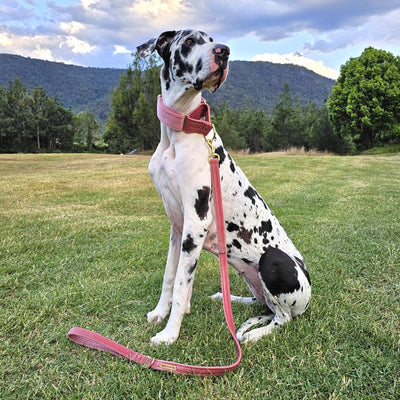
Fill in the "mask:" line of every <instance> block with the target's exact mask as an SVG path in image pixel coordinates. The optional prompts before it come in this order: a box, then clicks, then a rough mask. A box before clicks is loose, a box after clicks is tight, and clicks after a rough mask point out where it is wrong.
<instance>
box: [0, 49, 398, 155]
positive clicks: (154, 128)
mask: <svg viewBox="0 0 400 400" xmlns="http://www.w3.org/2000/svg"><path fill="white" fill-rule="evenodd" d="M159 64H160V63H159V59H157V57H156V56H152V57H150V58H149V59H147V60H144V59H142V58H140V57H139V56H138V55H134V59H133V61H132V64H131V65H129V67H128V68H127V70H126V72H125V73H124V74H123V75H122V76H121V78H120V81H119V85H118V87H116V88H115V90H114V92H113V94H112V97H111V109H112V111H111V113H110V115H109V118H108V121H107V125H106V128H105V130H104V132H103V133H102V134H101V131H100V125H99V124H98V123H97V122H96V120H95V118H94V116H93V114H91V113H88V112H82V113H79V114H78V115H74V114H73V113H72V111H71V109H65V108H63V107H62V106H61V104H60V103H59V101H58V100H57V97H54V98H50V97H49V96H48V95H47V94H46V93H45V92H44V90H43V88H41V87H37V88H35V89H34V90H33V92H32V93H29V92H28V91H27V89H26V87H25V86H24V85H23V84H22V82H21V81H20V80H19V79H16V80H14V82H10V84H9V87H8V88H3V87H0V152H16V151H22V152H32V151H33V152H34V151H55V150H58V151H96V150H97V151H98V150H101V151H108V152H110V153H129V152H131V151H132V150H135V149H140V150H144V151H152V150H154V149H155V148H156V146H157V144H158V141H159V135H160V126H159V121H158V119H157V115H156V103H157V95H158V94H159V93H160V92H161V88H160V82H159V73H160V65H159ZM282 90H283V91H282V93H281V95H280V97H279V101H278V102H277V104H276V105H275V106H274V107H273V110H272V113H271V114H267V113H266V112H265V111H263V110H258V109H254V108H252V107H251V106H250V105H249V104H248V105H247V106H245V107H244V108H241V109H237V110H233V109H231V108H230V107H229V106H228V105H227V104H226V103H222V104H220V105H217V106H213V107H212V113H213V115H212V119H213V122H214V123H215V125H216V127H217V131H218V133H219V134H220V135H221V137H222V139H223V140H224V143H225V145H226V147H228V148H231V149H233V150H239V149H249V150H250V151H251V152H267V151H275V150H282V149H288V148H290V147H298V148H300V147H304V148H305V149H311V148H314V149H318V150H321V151H330V152H334V153H339V154H345V153H356V152H358V151H362V150H366V149H369V148H371V147H374V146H383V145H387V144H398V143H400V58H399V57H395V56H393V55H392V54H391V53H388V52H386V51H383V50H376V49H374V48H372V47H369V48H367V49H365V50H364V52H363V53H362V54H361V56H360V57H357V58H351V59H350V60H349V61H348V62H346V64H345V65H343V66H342V67H341V71H340V76H339V79H338V80H337V82H336V84H335V85H334V86H333V89H332V94H331V95H330V96H329V97H328V99H327V102H326V105H325V106H322V107H318V106H316V105H315V104H314V103H313V102H309V103H308V104H307V105H302V104H300V102H299V101H298V99H297V98H296V97H294V96H293V95H292V93H291V91H290V87H289V84H288V83H286V84H285V86H284V87H283V88H282Z"/></svg>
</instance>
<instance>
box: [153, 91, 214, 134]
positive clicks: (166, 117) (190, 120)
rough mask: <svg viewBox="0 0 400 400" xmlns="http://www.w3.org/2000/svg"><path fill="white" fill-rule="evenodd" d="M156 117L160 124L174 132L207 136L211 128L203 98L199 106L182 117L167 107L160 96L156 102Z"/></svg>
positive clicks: (208, 113) (208, 108) (208, 110)
mask: <svg viewBox="0 0 400 400" xmlns="http://www.w3.org/2000/svg"><path fill="white" fill-rule="evenodd" d="M157 116H158V119H159V120H160V121H161V122H162V123H164V124H165V125H167V126H168V127H169V128H171V129H173V130H175V131H183V132H185V133H199V134H201V135H204V136H207V135H208V133H209V132H210V130H211V129H212V128H213V126H212V123H211V117H210V107H209V105H208V104H207V103H206V101H205V100H204V99H203V98H202V99H201V104H200V105H199V106H198V107H197V108H196V109H195V110H193V111H192V112H191V113H190V114H189V115H183V114H179V113H177V112H176V111H174V110H172V109H171V108H169V107H167V106H166V105H165V103H164V102H163V100H162V96H161V95H160V96H158V101H157Z"/></svg>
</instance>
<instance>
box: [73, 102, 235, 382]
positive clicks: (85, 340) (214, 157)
mask: <svg viewBox="0 0 400 400" xmlns="http://www.w3.org/2000/svg"><path fill="white" fill-rule="evenodd" d="M159 99H160V97H159ZM171 111H172V110H171ZM167 112H168V110H167ZM159 116H160V115H159ZM186 119H187V118H186ZM208 119H209V114H208ZM160 120H161V121H162V122H164V121H163V119H162V117H161V118H160ZM212 127H213V125H212ZM213 129H214V137H215V128H214V127H213ZM188 133H191V132H188ZM203 135H204V134H203ZM204 137H205V136H204ZM205 140H206V142H207V144H208V146H209V147H210V155H209V162H210V169H211V182H212V188H213V196H214V207H215V218H216V225H217V238H218V258H219V265H220V275H221V286H222V302H223V308H224V314H225V320H226V323H227V325H228V329H229V331H230V333H231V335H232V337H233V340H234V342H235V345H236V349H237V359H236V361H235V362H234V363H233V364H230V365H226V366H218V367H217V366H210V367H207V366H196V365H189V364H181V363H177V362H171V361H164V360H158V359H156V358H152V357H149V356H146V355H144V354H141V353H138V352H136V351H133V350H130V349H128V348H127V347H125V346H122V345H120V344H118V343H116V342H114V341H113V340H111V339H108V338H106V337H104V336H102V335H100V334H98V333H96V332H93V331H90V330H87V329H83V328H78V327H75V328H72V329H71V330H70V331H69V332H68V334H67V337H68V338H69V339H70V340H72V341H73V342H75V343H77V344H80V345H83V346H87V347H90V348H93V349H97V350H100V351H105V352H108V353H111V354H113V355H115V356H119V357H123V358H127V359H128V360H130V361H133V362H135V363H137V364H140V365H142V366H144V367H147V368H151V369H154V370H158V371H166V372H174V373H177V374H183V375H198V376H211V375H213V376H219V375H223V374H225V373H227V372H230V371H233V370H234V369H235V368H236V367H237V366H238V365H239V363H240V361H241V358H242V349H241V347H240V344H239V341H238V339H237V338H236V331H235V324H234V321H233V315H232V306H231V299H230V287H229V273H228V258H227V252H226V238H225V221H224V215H223V206H222V192H221V180H220V174H219V155H218V154H216V153H215V151H214V146H213V144H212V141H213V140H214V138H212V139H209V140H208V139H206V138H205Z"/></svg>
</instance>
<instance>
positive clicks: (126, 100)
mask: <svg viewBox="0 0 400 400" xmlns="http://www.w3.org/2000/svg"><path fill="white" fill-rule="evenodd" d="M159 69H160V68H159V66H158V65H157V58H156V57H155V56H151V57H150V58H149V59H146V60H144V59H143V58H141V57H139V55H138V54H135V57H134V60H133V62H132V65H129V67H128V69H127V71H126V73H125V74H123V75H122V76H121V79H120V82H119V86H118V87H117V88H116V89H115V90H114V93H113V96H112V100H111V108H112V112H111V114H110V117H109V120H108V122H107V129H106V132H105V133H104V135H103V140H104V141H105V142H106V143H107V144H108V145H109V151H111V152H120V153H125V152H129V151H131V150H132V149H134V148H137V147H140V148H142V149H144V150H152V149H154V148H155V147H156V145H157V143H158V140H159V134H160V133H159V131H160V124H159V122H158V119H157V115H156V104H157V103H156V102H157V94H159V93H160V92H161V88H160V82H159V80H160V79H159Z"/></svg>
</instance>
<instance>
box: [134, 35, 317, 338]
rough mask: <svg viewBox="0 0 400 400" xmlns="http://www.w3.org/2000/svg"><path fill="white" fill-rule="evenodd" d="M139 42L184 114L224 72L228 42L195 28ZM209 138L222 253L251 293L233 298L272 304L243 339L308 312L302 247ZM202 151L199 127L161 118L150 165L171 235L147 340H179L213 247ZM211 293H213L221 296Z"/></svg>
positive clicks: (171, 102)
mask: <svg viewBox="0 0 400 400" xmlns="http://www.w3.org/2000/svg"><path fill="white" fill-rule="evenodd" d="M137 50H138V54H139V55H140V56H142V57H146V56H149V55H150V54H151V53H152V52H153V51H157V52H158V54H159V55H160V57H161V58H162V60H163V61H164V66H163V68H162V70H161V74H160V75H161V88H162V100H163V102H164V104H165V105H166V106H167V107H169V108H170V109H172V110H174V111H175V112H176V113H179V114H182V115H188V114H190V112H191V111H192V110H194V109H196V107H198V106H199V104H200V103H201V101H202V100H201V92H202V90H205V89H208V90H209V91H210V92H211V93H213V92H215V90H217V89H218V88H219V86H220V85H221V84H222V83H223V82H224V80H225V78H226V76H227V73H228V59H229V54H230V51H229V48H228V47H227V46H225V45H223V44H215V43H214V42H213V39H212V38H211V37H209V36H208V35H207V34H206V33H203V32H198V31H195V30H192V29H187V30H182V31H168V32H164V33H162V34H161V35H160V36H159V37H158V38H155V39H151V40H150V41H148V42H147V43H145V44H143V45H141V46H139V47H138V48H137ZM213 144H214V146H215V151H216V153H217V154H218V155H219V157H220V161H219V164H220V175H221V185H222V193H223V199H222V202H223V207H224V217H225V228H226V239H227V249H228V261H229V264H230V265H231V266H232V267H233V268H235V269H236V271H237V272H238V273H239V274H240V275H242V276H243V278H244V279H245V281H246V283H247V285H248V287H249V288H250V291H251V292H252V294H253V297H245V298H242V297H240V298H239V297H235V296H232V300H233V301H240V302H243V303H246V304H252V303H255V302H259V303H262V304H265V305H266V309H269V310H268V315H266V316H261V317H254V318H250V319H249V320H248V321H246V322H245V323H244V324H243V325H242V326H241V327H240V328H239V329H238V331H237V338H238V339H239V340H240V341H255V340H258V339H260V338H261V337H262V336H264V335H267V334H269V333H270V332H272V331H273V330H274V329H276V328H278V327H281V326H283V325H284V324H285V323H286V322H288V321H290V320H291V319H292V318H293V317H296V316H298V315H300V314H302V313H304V312H305V310H306V309H307V307H308V305H309V302H310V297H311V282H310V276H309V273H308V271H307V268H306V266H305V264H304V261H303V258H302V256H301V254H300V253H299V251H298V250H297V249H296V247H295V246H294V245H293V243H292V241H291V240H290V239H289V237H288V236H287V235H286V233H285V231H284V229H283V228H282V226H281V225H280V224H279V222H278V220H277V218H276V217H275V215H274V214H273V213H272V212H271V210H270V209H269V208H268V206H267V204H266V203H265V202H264V200H263V199H262V197H261V196H260V195H259V194H258V192H257V191H256V190H255V189H254V187H253V186H252V185H251V184H250V182H249V180H248V179H247V177H246V176H245V174H244V173H243V172H242V170H241V169H240V168H239V167H238V166H237V164H236V163H235V162H234V161H233V159H232V158H231V156H230V155H229V154H228V153H227V151H226V150H225V149H224V147H223V144H222V141H221V138H220V137H219V136H218V134H216V135H215V138H214V140H213ZM208 154H209V150H208V146H207V143H206V142H205V140H204V138H203V137H202V135H197V134H187V133H185V132H183V131H177V130H174V129H171V128H169V127H168V126H166V125H165V124H163V123H161V140H160V143H159V145H158V147H157V150H156V151H155V153H154V154H153V156H152V158H151V161H150V164H149V172H150V175H151V177H152V179H153V182H154V185H155V187H156V190H157V192H158V193H159V195H160V197H161V198H162V201H163V203H164V206H165V210H166V213H167V216H168V218H169V220H170V222H171V233H170V246H169V252H168V257H167V263H166V268H165V273H164V280H163V284H162V291H161V296H160V299H159V301H158V304H157V306H156V308H155V309H154V310H153V311H151V312H149V313H148V314H147V319H148V321H149V322H152V323H159V322H161V321H162V320H164V319H165V318H166V317H167V316H168V314H170V316H169V319H168V322H167V324H166V326H165V328H164V329H163V330H162V331H161V332H159V333H158V334H157V335H156V336H154V337H153V338H152V339H151V342H152V344H153V345H159V344H170V343H173V342H175V341H176V340H177V338H178V336H179V331H180V327H181V323H182V319H183V316H184V314H185V313H189V312H190V300H191V295H192V288H193V280H194V275H195V272H196V266H197V261H198V259H199V256H200V253H201V251H202V249H205V250H207V251H209V252H211V253H213V254H214V255H218V243H217V235H216V224H215V215H214V205H213V193H212V190H211V176H210V166H209V162H208ZM211 297H212V298H213V299H219V298H221V294H220V293H217V294H215V295H214V296H211ZM266 322H267V324H266V325H265V323H266ZM261 324H264V325H263V326H261V327H258V328H255V329H253V330H250V331H249V329H250V328H252V327H253V326H255V325H261Z"/></svg>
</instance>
